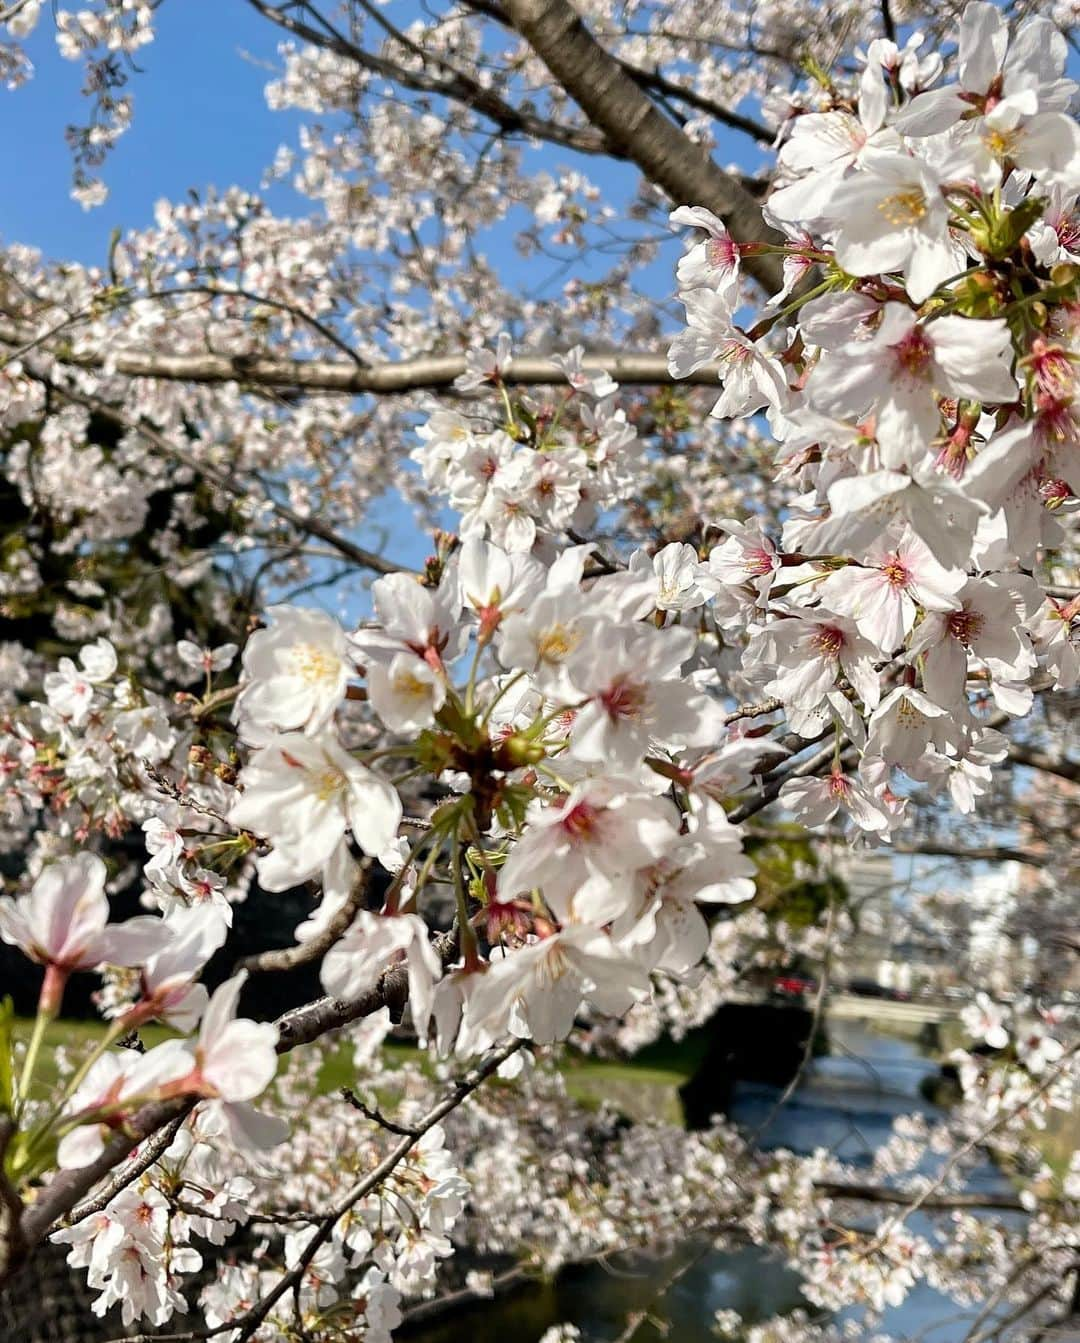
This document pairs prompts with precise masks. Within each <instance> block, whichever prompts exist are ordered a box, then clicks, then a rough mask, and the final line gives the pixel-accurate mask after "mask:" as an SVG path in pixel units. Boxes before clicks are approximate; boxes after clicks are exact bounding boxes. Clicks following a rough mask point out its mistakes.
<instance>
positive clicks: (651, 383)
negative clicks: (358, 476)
mask: <svg viewBox="0 0 1080 1343" xmlns="http://www.w3.org/2000/svg"><path fill="white" fill-rule="evenodd" d="M25 339H26V333H21V332H20V331H19V329H18V328H17V327H16V326H14V325H13V324H12V323H10V322H4V321H0V344H3V345H10V346H16V347H18V346H21V345H23V344H25ZM45 352H46V353H47V354H49V355H50V356H51V357H52V358H54V359H55V360H56V361H57V363H59V364H63V365H67V366H68V367H71V368H85V369H91V370H93V371H97V370H99V369H104V368H105V367H106V366H107V367H108V370H109V372H110V373H120V374H123V375H125V376H126V377H131V378H160V379H161V380H162V381H164V382H194V383H200V384H209V385H215V384H220V383H239V384H240V385H241V386H251V387H259V388H262V387H266V388H272V389H274V390H275V391H284V392H298V391H299V392H337V393H341V394H344V395H347V396H361V395H365V394H372V395H383V396H395V395H403V394H405V393H407V392H424V391H431V392H436V391H437V392H443V393H448V394H451V395H453V394H454V386H453V384H454V380H455V379H456V378H458V377H460V376H461V374H462V373H464V372H465V356H464V355H462V354H449V355H430V356H425V357H423V358H420V359H403V360H400V361H396V362H387V363H385V364H372V365H371V366H370V367H368V368H358V367H357V366H356V365H355V364H352V363H349V364H347V363H345V361H344V360H335V359H281V358H278V357H275V356H270V355H221V354H164V353H162V352H159V351H139V350H117V351H109V352H104V351H100V352H99V351H93V352H90V353H88V352H85V351H83V352H75V351H57V350H53V349H49V350H46V351H45ZM581 362H582V367H583V368H584V369H585V370H586V371H587V372H593V373H599V372H605V373H609V374H610V375H611V376H612V377H613V378H614V379H615V381H616V382H618V383H622V384H623V385H624V386H627V387H633V386H638V387H642V386H644V387H668V386H676V385H684V384H685V385H698V386H717V385H718V384H719V382H720V374H721V366H720V365H719V364H705V365H703V366H702V367H701V368H699V369H697V370H696V371H695V372H694V373H691V374H690V375H689V376H688V377H685V378H676V377H674V376H673V375H672V374H671V373H670V372H669V371H668V363H667V355H666V354H649V353H644V352H643V353H628V354H624V353H621V352H619V351H615V350H611V351H605V350H593V351H590V352H589V353H588V354H586V355H585V357H584V358H583V359H582V361H581ZM503 381H504V382H505V383H508V384H510V385H512V386H518V387H545V386H554V387H559V386H565V385H566V374H565V373H564V372H563V371H562V369H561V368H560V367H559V366H558V364H556V363H554V362H553V361H552V360H551V359H549V358H548V357H547V356H545V355H530V354H524V355H515V356H514V358H513V360H512V361H511V363H510V365H509V367H508V368H507V369H506V370H505V371H504V373H503Z"/></svg>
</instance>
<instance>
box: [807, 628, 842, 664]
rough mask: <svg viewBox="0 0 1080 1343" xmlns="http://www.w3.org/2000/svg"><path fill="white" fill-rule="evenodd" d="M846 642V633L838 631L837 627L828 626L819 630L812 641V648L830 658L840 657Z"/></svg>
mask: <svg viewBox="0 0 1080 1343" xmlns="http://www.w3.org/2000/svg"><path fill="white" fill-rule="evenodd" d="M844 642H845V640H844V631H843V630H841V629H837V627H836V626H835V625H826V626H825V627H824V628H823V629H820V630H818V632H817V634H815V635H814V637H813V638H812V639H811V641H810V643H811V646H812V647H814V648H816V649H817V651H818V652H819V653H822V654H824V656H825V657H828V658H834V657H838V656H839V654H840V650H841V648H843V646H844Z"/></svg>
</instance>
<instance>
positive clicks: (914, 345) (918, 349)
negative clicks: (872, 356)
mask: <svg viewBox="0 0 1080 1343" xmlns="http://www.w3.org/2000/svg"><path fill="white" fill-rule="evenodd" d="M892 351H893V355H894V357H895V359H896V363H897V369H898V371H901V372H904V373H907V374H908V375H909V376H910V377H913V378H921V377H923V376H925V374H926V370H927V369H928V368H929V366H930V360H931V359H932V358H933V355H934V347H933V346H932V345H931V344H930V341H929V340H928V339H927V335H926V332H925V331H924V330H923V329H922V327H921V326H913V327H912V328H911V330H910V331H909V332H908V333H907V335H906V336H905V337H904V339H903V340H902V341H899V342H898V343H897V344H896V345H894V346H893V347H892Z"/></svg>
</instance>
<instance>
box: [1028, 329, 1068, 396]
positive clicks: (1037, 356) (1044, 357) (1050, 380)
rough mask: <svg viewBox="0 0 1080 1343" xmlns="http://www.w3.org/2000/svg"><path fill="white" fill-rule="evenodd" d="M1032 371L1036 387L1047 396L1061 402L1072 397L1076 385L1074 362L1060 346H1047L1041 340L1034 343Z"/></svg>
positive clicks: (1032, 347) (1032, 348)
mask: <svg viewBox="0 0 1080 1343" xmlns="http://www.w3.org/2000/svg"><path fill="white" fill-rule="evenodd" d="M1031 371H1032V373H1033V375H1034V377H1035V385H1036V387H1037V388H1038V389H1039V391H1040V392H1042V393H1043V394H1044V395H1045V396H1050V397H1053V398H1054V399H1055V400H1059V399H1064V398H1066V397H1069V396H1071V395H1072V391H1073V386H1074V384H1075V378H1074V376H1073V365H1072V360H1071V359H1070V358H1069V356H1068V354H1067V352H1066V351H1065V350H1063V349H1062V348H1061V346H1060V345H1047V343H1046V341H1044V340H1041V339H1040V340H1036V341H1033V342H1032V346H1031Z"/></svg>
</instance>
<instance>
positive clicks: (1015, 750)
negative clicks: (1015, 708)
mask: <svg viewBox="0 0 1080 1343" xmlns="http://www.w3.org/2000/svg"><path fill="white" fill-rule="evenodd" d="M1009 759H1010V760H1015V761H1016V763H1017V764H1018V765H1026V766H1027V767H1028V768H1029V769H1039V770H1042V771H1043V773H1045V774H1056V775H1057V776H1058V778H1059V779H1068V781H1069V782H1070V783H1080V760H1066V759H1065V758H1064V756H1063V757H1061V758H1060V759H1059V758H1058V757H1057V756H1054V755H1049V754H1047V752H1046V751H1039V750H1036V749H1035V748H1034V747H1031V746H1024V745H1023V743H1021V742H1013V744H1012V745H1011V746H1010V747H1009Z"/></svg>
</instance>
